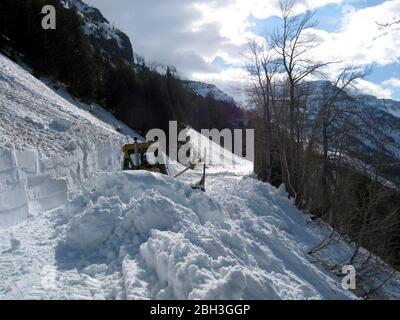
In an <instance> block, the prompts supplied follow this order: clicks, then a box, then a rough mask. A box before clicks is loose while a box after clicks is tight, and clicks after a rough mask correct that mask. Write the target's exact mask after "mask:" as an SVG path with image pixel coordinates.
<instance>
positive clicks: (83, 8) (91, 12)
mask: <svg viewBox="0 0 400 320" xmlns="http://www.w3.org/2000/svg"><path fill="white" fill-rule="evenodd" d="M61 1H62V2H63V4H64V6H66V7H71V6H74V7H75V8H76V9H77V11H78V13H79V15H80V16H81V17H82V20H83V31H84V32H85V34H86V36H87V37H88V38H89V40H90V43H91V45H92V46H93V48H94V49H95V50H99V51H100V52H102V53H103V54H104V57H105V58H106V59H108V60H109V61H110V62H114V61H116V60H117V59H119V58H122V59H123V60H125V61H127V62H128V63H130V64H133V63H134V55H133V49H132V44H131V41H130V39H129V37H128V36H127V35H126V34H125V33H123V32H122V31H120V30H118V29H116V28H114V27H113V26H112V25H111V24H110V22H109V21H108V20H107V19H106V18H105V17H104V16H103V15H102V13H101V12H100V10H98V9H97V8H94V7H91V6H89V5H87V4H86V3H84V2H82V1H81V0H61Z"/></svg>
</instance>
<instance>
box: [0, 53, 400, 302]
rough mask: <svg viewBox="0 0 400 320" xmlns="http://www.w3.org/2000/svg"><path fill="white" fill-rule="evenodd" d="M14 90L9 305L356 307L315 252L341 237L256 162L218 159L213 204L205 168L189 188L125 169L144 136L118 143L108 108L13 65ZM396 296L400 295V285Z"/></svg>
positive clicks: (4, 166)
mask: <svg viewBox="0 0 400 320" xmlns="http://www.w3.org/2000/svg"><path fill="white" fill-rule="evenodd" d="M0 90H1V93H2V94H1V100H0V111H1V113H0V119H1V121H2V125H1V128H2V130H1V132H0V139H1V140H0V141H1V152H0V155H1V156H0V175H1V177H0V221H3V225H2V227H3V228H2V229H0V255H1V256H0V257H1V259H0V299H12V298H17V299H46V298H47V299H160V298H169V299H205V298H211V299H243V298H244V299H354V298H356V296H355V295H354V294H353V293H352V292H350V291H347V290H344V289H343V288H342V287H341V276H340V275H336V274H334V273H332V272H331V271H330V270H329V268H328V267H326V266H324V265H322V264H321V263H319V262H318V260H315V257H311V256H309V255H308V254H307V252H308V250H309V249H310V248H312V247H314V246H315V245H316V244H318V243H319V242H320V241H321V240H322V239H324V238H325V237H327V235H329V234H330V233H331V230H330V229H329V228H328V227H326V226H324V225H323V224H321V223H319V222H316V221H312V220H311V219H310V218H309V216H307V215H304V214H303V213H301V212H299V211H298V210H296V209H295V208H294V207H293V205H292V203H291V201H290V200H289V199H288V198H287V194H286V192H285V190H284V187H282V188H279V189H276V188H274V187H272V186H271V185H269V184H265V183H262V182H259V181H257V180H256V179H255V178H254V177H253V176H252V174H251V168H252V166H251V163H249V162H247V161H245V160H242V159H238V158H236V157H232V159H233V161H232V164H230V165H223V164H222V163H221V162H220V161H218V160H216V159H218V156H219V155H220V154H221V153H222V152H223V150H221V148H219V147H215V148H213V149H208V150H209V151H208V153H207V154H209V155H211V157H210V158H212V159H213V160H212V161H207V163H208V169H207V170H208V174H207V180H206V188H207V192H206V193H203V192H201V191H199V190H193V189H191V188H190V186H189V183H190V182H191V181H193V179H195V178H197V179H198V178H199V177H200V173H201V172H200V168H199V169H198V170H196V171H194V172H191V173H188V174H187V175H183V176H181V177H180V178H179V180H176V179H172V178H170V177H168V176H161V175H158V174H155V173H149V172H140V171H138V172H121V171H120V168H119V160H120V159H118V158H119V154H120V151H119V146H120V144H121V143H123V142H124V141H126V140H128V139H130V137H131V136H132V135H134V132H130V133H129V132H128V129H127V128H126V127H123V125H122V124H120V123H119V124H118V125H119V126H121V128H122V130H123V132H124V131H125V132H126V133H127V134H128V133H129V134H130V137H129V136H123V135H121V134H119V133H117V132H115V130H113V126H115V124H117V120H116V119H113V118H112V117H111V116H110V115H108V114H107V113H105V111H102V110H101V109H100V107H96V108H95V112H93V113H90V112H88V111H86V110H84V109H83V108H82V107H81V106H80V105H79V104H77V102H76V101H75V102H74V101H73V100H72V98H70V100H71V102H73V103H71V102H68V101H67V100H65V99H64V98H63V97H62V96H60V95H59V94H57V93H56V92H54V91H53V90H51V89H50V88H48V87H47V86H46V85H44V84H43V83H42V82H40V81H39V80H37V79H35V78H34V77H32V76H31V75H30V74H29V73H28V72H26V71H25V70H23V69H22V68H20V67H18V66H17V65H15V64H14V63H13V62H11V61H10V60H8V59H6V58H5V57H3V56H0ZM63 95H64V96H65V94H63ZM110 123H112V125H110ZM190 136H191V138H192V142H193V143H194V145H198V142H199V141H200V142H201V141H204V139H205V138H204V137H202V136H201V135H200V134H199V133H197V132H195V131H194V130H191V131H190ZM71 143H72V144H74V147H71ZM202 148H203V144H202ZM202 151H203V150H198V153H199V154H201V152H202ZM14 218H15V219H14ZM4 221H5V222H6V223H4ZM351 249H352V247H351V246H350V245H349V244H347V243H346V242H345V241H340V240H337V241H334V242H333V243H332V245H330V246H327V248H326V249H325V250H322V251H321V252H320V253H319V254H321V255H322V254H323V255H324V257H327V258H329V261H331V262H332V261H333V262H335V261H336V262H342V261H345V259H346V258H348V257H349V256H350V255H351ZM388 272H390V270H389V271H388ZM379 276H380V277H381V278H383V277H384V276H385V273H384V272H382V273H381V274H380V275H379ZM378 278H379V277H378ZM378 283H379V282H378ZM385 288H389V289H388V290H387V292H386V294H387V295H386V296H385V297H392V298H393V297H399V296H400V295H399V288H400V281H399V278H398V277H395V278H394V279H392V280H391V281H390V282H388V283H387V284H386V286H385ZM389 293H390V294H389Z"/></svg>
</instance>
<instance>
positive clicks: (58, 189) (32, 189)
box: [27, 175, 68, 213]
mask: <svg viewBox="0 0 400 320" xmlns="http://www.w3.org/2000/svg"><path fill="white" fill-rule="evenodd" d="M67 192H68V187H67V182H66V181H65V180H59V179H52V178H50V176H46V175H45V176H36V177H29V178H28V179H27V196H28V201H29V208H30V211H31V213H40V212H45V211H49V210H52V209H55V208H57V207H60V206H62V205H64V204H65V203H66V201H67Z"/></svg>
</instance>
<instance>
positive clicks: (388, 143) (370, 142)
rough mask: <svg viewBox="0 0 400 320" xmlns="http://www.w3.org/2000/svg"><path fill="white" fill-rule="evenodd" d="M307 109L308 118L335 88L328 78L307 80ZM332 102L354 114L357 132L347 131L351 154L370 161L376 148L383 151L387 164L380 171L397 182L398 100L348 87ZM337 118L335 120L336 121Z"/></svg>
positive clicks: (399, 150) (399, 146) (399, 157)
mask: <svg viewBox="0 0 400 320" xmlns="http://www.w3.org/2000/svg"><path fill="white" fill-rule="evenodd" d="M307 86H308V88H307V91H308V96H307V109H308V110H307V112H308V114H309V116H310V117H315V116H316V115H317V114H318V111H319V109H320V108H321V106H322V105H323V104H324V103H325V102H326V101H327V100H328V99H329V97H330V95H331V94H332V92H333V91H334V90H337V88H336V87H335V86H334V85H333V84H332V83H330V82H329V81H313V82H308V83H307ZM335 105H336V106H337V107H338V108H340V109H341V110H346V111H350V112H348V114H351V113H354V116H353V117H357V119H355V121H354V122H355V123H357V125H359V126H360V128H361V129H362V130H361V132H362V133H361V134H356V135H355V134H351V135H350V137H349V138H350V139H351V140H352V143H351V144H352V145H353V147H352V149H351V154H350V155H351V156H353V157H356V158H358V159H359V160H362V161H363V162H365V163H367V164H368V163H371V161H372V157H373V155H374V154H375V153H376V152H377V151H378V150H380V151H382V152H383V154H384V158H385V159H384V160H383V161H384V162H385V163H387V164H390V165H388V166H387V168H386V169H385V170H384V171H385V172H386V173H387V176H388V177H390V178H391V180H393V178H394V180H395V182H396V183H400V161H399V160H400V102H399V101H395V100H390V99H378V98H377V97H375V96H372V95H356V94H354V93H353V92H352V91H351V90H349V91H344V92H340V93H339V95H338V97H337V99H336V102H335ZM338 121H339V120H338Z"/></svg>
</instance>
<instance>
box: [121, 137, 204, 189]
mask: <svg viewBox="0 0 400 320" xmlns="http://www.w3.org/2000/svg"><path fill="white" fill-rule="evenodd" d="M156 143H157V142H155V141H153V142H137V138H135V143H133V144H125V145H123V146H122V148H121V151H122V152H123V154H124V159H123V163H122V170H145V171H150V172H158V173H161V174H165V175H169V172H168V167H167V165H165V164H162V163H159V162H157V157H158V154H157V150H156V151H155V152H153V153H152V152H148V151H149V148H150V146H153V147H154V146H155V144H156ZM163 162H164V163H166V162H165V161H163ZM199 162H200V161H199ZM195 167H196V164H190V165H188V166H187V167H186V168H185V169H184V170H182V171H181V172H179V173H178V174H176V175H175V176H173V178H177V177H179V176H180V175H182V174H184V173H185V172H186V171H188V170H193V169H194V168H195ZM205 176H206V165H205V163H204V167H203V175H202V177H201V179H200V181H199V182H197V183H195V184H192V185H191V187H192V188H193V189H200V190H202V191H205Z"/></svg>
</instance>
